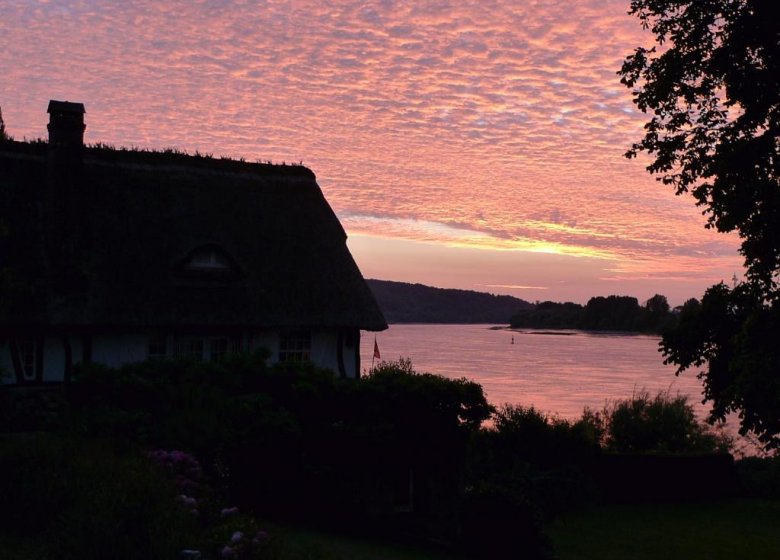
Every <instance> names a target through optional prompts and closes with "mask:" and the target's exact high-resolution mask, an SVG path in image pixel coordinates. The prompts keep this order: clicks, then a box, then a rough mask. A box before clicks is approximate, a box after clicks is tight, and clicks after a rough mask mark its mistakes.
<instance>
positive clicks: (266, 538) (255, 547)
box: [211, 508, 278, 560]
mask: <svg viewBox="0 0 780 560" xmlns="http://www.w3.org/2000/svg"><path fill="white" fill-rule="evenodd" d="M236 509H237V508H227V510H228V511H231V512H233V510H236ZM211 542H212V548H213V550H215V551H216V552H217V557H218V558H224V559H234V560H268V559H271V558H276V557H277V556H278V555H277V554H276V552H277V551H276V546H275V543H274V541H273V539H271V537H270V535H269V534H268V532H267V531H265V530H264V529H261V528H260V527H259V525H258V523H257V521H256V520H255V519H253V518H251V517H247V516H243V515H240V514H238V513H231V514H229V516H228V518H227V519H226V520H225V521H224V522H223V523H222V524H221V525H219V526H218V527H216V528H215V529H214V531H213V534H212V539H211Z"/></svg>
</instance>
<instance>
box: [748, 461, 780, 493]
mask: <svg viewBox="0 0 780 560" xmlns="http://www.w3.org/2000/svg"><path fill="white" fill-rule="evenodd" d="M737 474H738V476H739V484H740V491H741V492H742V493H743V494H744V495H746V496H749V497H751V498H762V499H771V500H780V455H776V456H774V457H745V458H744V459H741V460H740V461H737Z"/></svg>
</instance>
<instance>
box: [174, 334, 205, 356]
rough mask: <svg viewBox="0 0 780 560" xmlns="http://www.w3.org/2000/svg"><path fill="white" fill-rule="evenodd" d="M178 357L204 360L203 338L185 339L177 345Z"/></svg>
mask: <svg viewBox="0 0 780 560" xmlns="http://www.w3.org/2000/svg"><path fill="white" fill-rule="evenodd" d="M176 355H177V356H179V357H182V358H192V359H193V360H197V361H199V362H200V361H202V360H203V339H202V338H183V339H181V340H179V341H178V342H177V344H176Z"/></svg>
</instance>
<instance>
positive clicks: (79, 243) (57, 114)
mask: <svg viewBox="0 0 780 560" xmlns="http://www.w3.org/2000/svg"><path fill="white" fill-rule="evenodd" d="M47 112H48V113H49V126H48V129H49V150H48V151H49V155H48V181H47V183H48V188H47V193H46V199H45V205H44V208H45V210H44V212H45V217H46V218H45V220H44V224H45V230H46V242H45V244H46V253H47V259H48V266H49V274H50V278H51V287H52V291H53V293H54V294H55V295H65V294H73V293H77V292H82V291H83V290H84V289H85V287H86V285H85V277H84V272H83V262H84V257H85V255H86V251H87V250H88V248H89V245H90V242H89V239H90V235H89V223H88V222H89V216H88V212H87V211H86V210H85V207H86V205H88V204H89V199H90V189H89V186H88V182H87V181H85V176H84V129H85V128H86V126H85V125H84V113H85V111H84V104H83V103H70V102H68V101H54V100H52V101H49V108H48V110H47Z"/></svg>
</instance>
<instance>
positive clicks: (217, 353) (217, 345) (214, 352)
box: [210, 338, 228, 362]
mask: <svg viewBox="0 0 780 560" xmlns="http://www.w3.org/2000/svg"><path fill="white" fill-rule="evenodd" d="M210 346H211V348H210V350H211V361H212V362H219V361H221V360H224V359H225V358H226V357H227V355H228V339H227V338H214V339H212V340H211V345H210Z"/></svg>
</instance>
